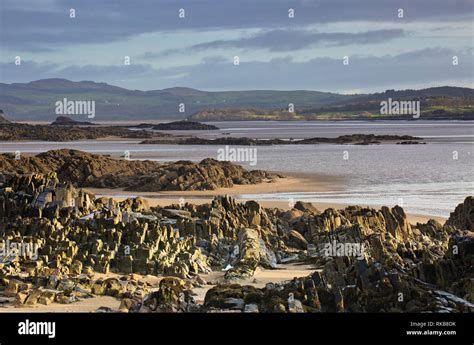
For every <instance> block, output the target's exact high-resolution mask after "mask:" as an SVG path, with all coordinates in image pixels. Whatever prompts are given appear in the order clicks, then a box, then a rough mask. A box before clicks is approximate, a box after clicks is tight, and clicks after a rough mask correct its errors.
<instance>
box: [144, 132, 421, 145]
mask: <svg viewBox="0 0 474 345" xmlns="http://www.w3.org/2000/svg"><path fill="white" fill-rule="evenodd" d="M399 140H403V143H410V144H412V143H422V142H421V141H422V140H423V139H422V138H418V137H412V136H410V135H375V134H351V135H342V136H339V137H335V138H324V137H316V138H307V139H295V140H283V139H253V138H246V137H240V138H233V137H224V138H217V139H204V138H196V137H192V138H184V139H179V138H175V139H174V143H176V144H180V145H242V146H253V145H315V144H338V145H342V144H352V145H371V144H381V143H395V142H397V141H399ZM166 143H168V142H163V141H160V140H154V139H148V140H144V141H142V142H141V144H166Z"/></svg>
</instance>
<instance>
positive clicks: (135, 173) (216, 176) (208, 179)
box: [0, 149, 278, 191]
mask: <svg viewBox="0 0 474 345" xmlns="http://www.w3.org/2000/svg"><path fill="white" fill-rule="evenodd" d="M0 171H1V175H4V178H3V179H5V176H11V175H13V174H28V173H32V172H37V173H48V172H56V173H57V174H58V177H59V179H60V180H61V181H66V182H71V183H73V184H74V185H75V186H79V187H98V188H125V189H126V190H133V191H164V190H213V189H217V188H220V187H225V188H227V187H232V186H233V185H234V184H254V183H261V182H268V181H271V180H272V179H274V178H275V177H278V176H277V175H274V174H270V173H267V172H264V171H259V170H254V171H247V170H245V169H243V168H242V167H241V166H238V165H235V164H232V163H230V162H221V161H216V160H213V159H205V160H203V161H201V162H200V163H194V162H190V161H179V162H176V163H168V164H160V163H157V162H153V161H138V160H135V161H134V160H126V159H122V160H118V159H112V158H109V157H105V156H101V155H94V154H90V153H86V152H81V151H76V150H67V149H63V150H57V151H48V152H45V153H40V154H38V155H37V156H34V157H24V156H22V157H21V158H20V159H15V157H14V155H12V154H2V155H0ZM0 178H1V176H0ZM0 181H1V179H0Z"/></svg>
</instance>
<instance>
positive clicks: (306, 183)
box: [84, 174, 446, 224]
mask: <svg viewBox="0 0 474 345" xmlns="http://www.w3.org/2000/svg"><path fill="white" fill-rule="evenodd" d="M84 189H85V190H86V191H88V192H91V193H93V194H95V195H96V196H106V197H113V198H114V199H116V200H119V201H122V200H124V199H126V198H129V197H137V196H140V197H142V198H145V199H146V200H147V201H148V203H149V205H150V206H160V207H165V206H169V205H172V204H179V203H180V200H181V201H182V200H183V199H184V202H187V203H191V204H196V205H201V204H205V203H210V202H211V201H212V199H213V198H214V197H215V196H217V195H226V194H227V195H230V196H233V197H234V198H235V199H236V200H237V201H238V202H246V201H248V200H250V199H246V198H243V197H241V196H242V195H245V194H270V193H291V192H295V193H297V192H302V191H304V192H330V191H336V190H342V189H344V181H343V180H342V179H337V178H334V177H332V176H327V175H319V174H318V175H316V174H310V175H308V174H306V175H304V174H299V175H293V176H288V177H285V178H279V179H276V180H275V181H274V182H268V183H259V184H255V185H235V186H233V187H232V188H219V189H216V190H211V191H167V192H132V191H124V190H122V189H110V188H84ZM296 201H298V200H290V199H289V200H287V201H284V200H281V199H279V200H274V199H271V198H269V199H267V200H259V201H258V203H259V204H260V205H262V206H263V207H266V208H279V209H283V210H289V209H291V208H292V206H290V204H291V202H296ZM312 204H313V206H315V207H316V208H317V209H319V210H320V211H324V210H326V209H328V208H334V209H342V208H345V207H347V206H350V204H345V203H328V202H312ZM359 206H367V207H372V208H375V209H380V207H381V206H380V205H371V204H359ZM387 206H394V205H387ZM407 218H408V221H409V222H410V223H411V224H416V223H417V222H421V223H425V222H427V221H428V220H429V219H435V220H437V221H439V222H440V223H444V222H445V221H446V218H444V217H439V216H429V215H423V214H413V213H409V214H407Z"/></svg>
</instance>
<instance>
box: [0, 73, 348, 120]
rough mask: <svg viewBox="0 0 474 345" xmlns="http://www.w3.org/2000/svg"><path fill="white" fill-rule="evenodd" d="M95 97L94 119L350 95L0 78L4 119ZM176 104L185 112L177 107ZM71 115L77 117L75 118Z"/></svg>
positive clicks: (50, 112)
mask: <svg viewBox="0 0 474 345" xmlns="http://www.w3.org/2000/svg"><path fill="white" fill-rule="evenodd" d="M63 98H67V99H68V100H73V101H74V100H81V101H88V100H90V101H92V100H93V101H95V106H96V118H95V119H94V121H106V120H147V119H183V118H186V117H189V116H190V115H192V114H193V113H195V112H198V111H200V110H205V109H210V108H212V109H222V108H226V109H227V108H249V107H257V108H268V109H279V108H286V107H288V104H289V103H294V104H295V105H298V106H303V107H314V106H323V105H329V104H333V103H335V102H338V101H342V100H346V99H351V98H354V96H346V95H339V94H334V93H328V92H318V91H264V90H262V91H260V90H259V91H224V92H206V91H200V90H195V89H190V88H182V87H176V88H170V89H164V90H153V91H140V90H127V89H124V88H120V87H116V86H112V85H108V84H105V83H95V82H91V81H83V82H73V81H69V80H65V79H44V80H38V81H34V82H30V83H13V84H4V83H0V109H3V110H4V111H5V114H8V117H9V119H10V120H48V121H49V120H53V119H55V118H56V117H57V116H58V114H56V113H55V103H56V101H61V100H63ZM181 103H184V105H185V109H184V110H185V111H184V112H180V111H179V106H180V104H181ZM76 120H83V119H80V118H76Z"/></svg>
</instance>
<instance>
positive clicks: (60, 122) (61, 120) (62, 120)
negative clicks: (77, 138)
mask: <svg viewBox="0 0 474 345" xmlns="http://www.w3.org/2000/svg"><path fill="white" fill-rule="evenodd" d="M95 125H96V124H95V123H92V122H87V121H76V120H73V119H71V118H70V117H68V116H58V117H57V118H56V120H54V121H53V122H52V123H51V126H95Z"/></svg>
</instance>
